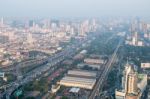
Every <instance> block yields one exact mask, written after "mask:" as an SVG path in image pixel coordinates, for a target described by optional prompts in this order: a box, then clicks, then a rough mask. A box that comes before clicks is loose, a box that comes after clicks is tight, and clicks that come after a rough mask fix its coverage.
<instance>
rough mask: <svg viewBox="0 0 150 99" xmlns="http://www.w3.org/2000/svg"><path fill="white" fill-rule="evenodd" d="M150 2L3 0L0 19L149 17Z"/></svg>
mask: <svg viewBox="0 0 150 99" xmlns="http://www.w3.org/2000/svg"><path fill="white" fill-rule="evenodd" d="M149 4H150V1H149V0H142V1H141V0H132V1H130V0H124V1H121V0H113V2H112V1H108V0H105V1H104V0H94V1H92V0H82V1H81V0H62V1H61V2H60V1H58V0H44V1H42V0H41V1H35V0H30V1H29V0H20V1H19V0H12V1H8V0H1V1H0V12H1V14H0V17H54V18H55V17H101V16H142V17H148V16H150V14H149V9H150V7H149Z"/></svg>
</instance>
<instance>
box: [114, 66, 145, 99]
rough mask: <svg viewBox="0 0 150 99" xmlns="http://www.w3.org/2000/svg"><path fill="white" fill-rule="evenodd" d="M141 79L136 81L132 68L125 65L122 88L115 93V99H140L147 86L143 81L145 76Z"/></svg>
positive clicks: (135, 74) (136, 75) (136, 76)
mask: <svg viewBox="0 0 150 99" xmlns="http://www.w3.org/2000/svg"><path fill="white" fill-rule="evenodd" d="M142 77H143V78H142ZM142 77H141V79H138V78H139V77H138V73H137V72H136V71H135V69H134V66H133V65H131V64H128V63H127V65H126V66H125V70H124V72H123V78H122V88H121V89H120V90H116V92H115V95H116V99H140V97H141V94H142V93H143V90H145V86H146V85H147V83H146V82H147V80H145V79H146V77H147V76H146V75H144V76H142Z"/></svg>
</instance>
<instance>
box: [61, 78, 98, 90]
mask: <svg viewBox="0 0 150 99" xmlns="http://www.w3.org/2000/svg"><path fill="white" fill-rule="evenodd" d="M95 83H96V79H91V78H82V77H71V76H65V77H63V78H62V80H60V82H59V84H60V85H63V86H68V87H78V88H84V89H93V87H94V85H95Z"/></svg>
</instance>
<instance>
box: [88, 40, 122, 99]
mask: <svg viewBox="0 0 150 99" xmlns="http://www.w3.org/2000/svg"><path fill="white" fill-rule="evenodd" d="M122 42H123V40H120V42H119V43H118V45H117V47H116V49H115V51H114V53H113V54H112V56H111V57H110V58H109V61H108V62H107V64H106V68H105V69H104V71H103V73H102V75H101V77H100V78H99V79H98V81H97V83H96V85H95V87H94V89H93V90H92V92H91V94H90V96H89V99H95V96H96V95H97V93H100V91H101V90H102V88H103V84H104V83H105V80H106V78H107V76H108V74H109V72H110V70H111V68H112V64H113V63H114V62H115V61H116V57H117V52H118V50H119V48H120V46H121V44H122Z"/></svg>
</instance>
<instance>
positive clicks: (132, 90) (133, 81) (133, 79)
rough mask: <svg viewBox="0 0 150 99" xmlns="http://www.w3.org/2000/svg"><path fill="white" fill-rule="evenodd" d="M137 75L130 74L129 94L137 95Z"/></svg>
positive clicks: (128, 82)
mask: <svg viewBox="0 0 150 99" xmlns="http://www.w3.org/2000/svg"><path fill="white" fill-rule="evenodd" d="M137 92H138V88H137V74H136V73H135V72H130V73H129V75H128V81H127V94H137Z"/></svg>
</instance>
